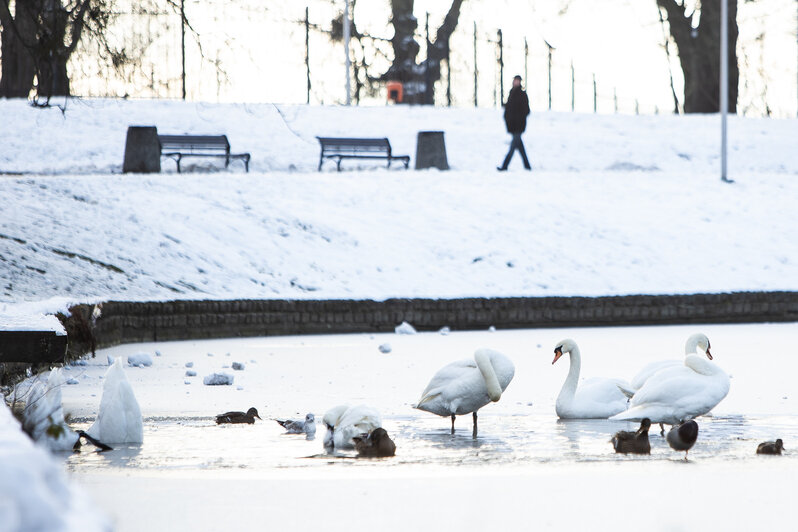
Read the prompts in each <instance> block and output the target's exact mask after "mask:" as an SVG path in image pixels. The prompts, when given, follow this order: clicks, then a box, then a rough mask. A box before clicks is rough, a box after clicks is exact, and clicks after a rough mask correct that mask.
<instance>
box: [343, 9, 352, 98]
mask: <svg viewBox="0 0 798 532" xmlns="http://www.w3.org/2000/svg"><path fill="white" fill-rule="evenodd" d="M349 37H350V30H349V0H344V53H345V54H346V61H345V65H346V105H352V85H351V81H350V80H349V71H350V70H351V64H350V62H349Z"/></svg>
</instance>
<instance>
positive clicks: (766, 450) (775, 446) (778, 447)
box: [756, 438, 784, 454]
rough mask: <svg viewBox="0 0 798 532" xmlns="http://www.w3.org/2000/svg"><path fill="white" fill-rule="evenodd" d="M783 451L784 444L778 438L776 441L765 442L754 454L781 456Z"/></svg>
mask: <svg viewBox="0 0 798 532" xmlns="http://www.w3.org/2000/svg"><path fill="white" fill-rule="evenodd" d="M783 449H784V442H783V441H781V438H779V439H778V440H776V441H765V442H762V443H760V444H759V445H758V446H757V448H756V454H781V451H782V450H783Z"/></svg>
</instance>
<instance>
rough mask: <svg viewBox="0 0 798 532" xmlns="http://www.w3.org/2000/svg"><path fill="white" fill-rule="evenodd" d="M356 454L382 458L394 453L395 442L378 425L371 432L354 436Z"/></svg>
mask: <svg viewBox="0 0 798 532" xmlns="http://www.w3.org/2000/svg"><path fill="white" fill-rule="evenodd" d="M352 439H353V440H354V442H355V449H356V450H357V455H358V456H361V457H365V458H382V457H387V456H394V455H395V454H396V444H395V443H394V442H393V440H392V439H391V437H390V436H388V433H387V432H386V431H385V429H384V428H382V427H378V428H376V429H374V431H372V433H371V434H367V435H363V436H355V437H354V438H352Z"/></svg>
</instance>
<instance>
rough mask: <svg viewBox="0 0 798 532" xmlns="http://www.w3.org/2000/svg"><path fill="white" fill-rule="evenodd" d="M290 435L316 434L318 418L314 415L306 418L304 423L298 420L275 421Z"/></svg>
mask: <svg viewBox="0 0 798 532" xmlns="http://www.w3.org/2000/svg"><path fill="white" fill-rule="evenodd" d="M275 421H276V422H277V423H279V424H280V426H281V427H283V428H284V429H285V431H286V433H288V434H315V433H316V417H315V416H314V415H313V414H308V415H306V416H305V420H304V421H299V420H297V419H275Z"/></svg>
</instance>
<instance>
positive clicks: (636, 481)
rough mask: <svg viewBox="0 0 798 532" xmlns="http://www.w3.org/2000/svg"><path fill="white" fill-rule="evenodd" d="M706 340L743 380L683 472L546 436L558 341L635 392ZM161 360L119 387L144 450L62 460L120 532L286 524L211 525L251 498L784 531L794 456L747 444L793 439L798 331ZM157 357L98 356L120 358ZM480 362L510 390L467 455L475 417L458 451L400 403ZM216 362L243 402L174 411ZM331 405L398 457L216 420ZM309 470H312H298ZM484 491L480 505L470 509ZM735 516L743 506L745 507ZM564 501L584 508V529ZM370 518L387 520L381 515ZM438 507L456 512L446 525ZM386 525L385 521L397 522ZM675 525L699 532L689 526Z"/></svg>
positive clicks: (213, 394)
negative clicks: (504, 366) (480, 354)
mask: <svg viewBox="0 0 798 532" xmlns="http://www.w3.org/2000/svg"><path fill="white" fill-rule="evenodd" d="M699 331H700V332H704V333H706V334H707V335H708V336H709V338H710V340H711V342H712V347H713V354H714V355H715V363H717V364H718V365H720V366H721V367H722V368H723V369H724V370H725V371H727V372H729V373H732V374H734V375H735V378H734V379H733V380H732V384H731V390H730V392H729V395H728V396H727V397H726V399H724V400H723V401H722V402H721V403H720V405H718V407H717V408H716V409H715V411H714V412H713V414H712V416H704V417H702V418H699V420H698V422H699V425H700V433H699V440H698V443H697V444H696V446H695V447H694V448H693V450H691V451H690V461H689V462H688V463H685V462H684V461H683V460H682V458H683V455H682V454H680V453H675V452H673V451H672V450H671V449H670V448H669V447H668V446H667V443H666V442H665V440H664V439H663V438H662V437H660V436H658V434H657V432H658V431H656V430H653V431H652V433H651V442H652V454H651V456H648V457H631V456H629V457H627V456H618V455H616V454H615V453H614V452H613V451H612V446H611V444H610V443H609V439H610V436H611V435H612V434H613V433H614V432H615V431H617V430H621V429H624V430H627V429H631V428H633V427H634V426H635V425H636V424H634V423H623V422H611V421H607V420H589V421H578V420H574V421H558V420H557V418H556V415H555V414H554V402H555V399H556V397H557V394H558V392H559V390H560V386H561V385H562V383H563V381H564V379H565V374H566V372H567V367H565V366H562V367H560V366H557V365H555V366H552V365H551V359H552V356H553V353H552V350H553V348H554V345H555V343H556V342H557V341H559V340H560V339H561V338H563V337H572V338H574V339H575V340H576V341H578V342H579V345H580V348H581V351H582V359H583V361H582V364H583V367H582V369H583V371H584V373H585V374H586V375H603V376H608V377H619V378H625V379H629V378H631V376H633V375H634V374H635V373H636V372H637V371H638V370H639V369H640V368H641V367H643V366H644V365H645V364H646V363H648V362H650V361H653V360H660V359H666V358H673V357H676V358H680V357H683V351H684V341H685V339H686V338H687V337H688V336H689V335H690V334H692V333H693V332H699ZM388 339H390V341H391V343H392V346H393V352H392V356H391V357H375V356H374V350H375V349H376V348H377V347H378V346H379V345H380V344H381V343H384V342H385V341H386V340H388ZM158 345H159V347H160V348H162V349H163V351H164V353H168V354H164V357H165V360H164V362H168V363H174V364H175V367H173V368H169V367H159V368H158V369H157V370H155V371H147V372H132V373H131V375H130V379H131V381H132V382H133V384H134V385H136V387H137V393H138V394H139V396H140V398H141V401H142V405H146V409H145V412H144V414H145V416H147V419H148V421H147V423H146V427H145V430H146V433H147V439H146V443H145V444H144V445H142V446H131V447H127V448H120V449H118V450H117V449H115V450H114V451H112V452H111V453H103V456H102V458H98V457H97V456H96V455H92V454H91V453H89V454H85V455H84V454H80V455H75V456H70V457H69V458H68V462H67V466H68V468H69V470H70V471H71V472H72V474H73V475H75V478H77V479H79V480H80V482H81V483H83V484H85V485H86V486H87V487H88V488H90V489H91V491H92V493H93V494H94V495H95V496H96V497H97V498H98V499H99V500H101V501H102V502H103V508H107V509H108V511H109V512H111V513H112V514H113V515H114V516H116V517H118V518H119V520H120V530H123V531H124V530H135V529H137V527H138V529H140V528H141V527H142V526H143V524H144V523H146V522H149V521H148V520H149V519H155V520H157V522H158V523H159V524H164V525H174V526H176V527H177V528H178V529H186V528H187V527H190V526H191V525H192V524H193V523H195V522H196V521H195V520H196V519H198V517H197V516H202V520H203V523H204V524H205V526H206V527H207V526H212V524H213V523H216V524H217V526H222V527H227V526H232V524H236V523H237V524H241V525H242V526H243V527H244V528H248V527H249V528H251V527H252V526H266V525H267V524H268V523H273V524H274V525H275V526H279V523H278V522H277V521H271V519H272V517H271V516H265V515H260V513H258V517H257V518H254V517H244V516H238V515H236V516H234V517H231V516H230V515H229V514H225V513H224V512H221V513H220V512H218V510H219V508H224V507H225V504H228V505H229V504H241V503H243V502H245V501H255V500H258V499H262V500H263V501H265V502H262V504H264V505H266V506H263V507H264V508H275V509H277V508H279V509H280V510H281V511H297V510H299V509H300V506H301V505H305V504H312V505H313V507H314V511H315V509H318V510H319V511H322V510H323V509H324V508H331V507H333V506H334V505H340V504H343V503H344V501H345V503H346V504H354V505H357V506H358V508H360V511H362V512H365V513H364V515H367V516H371V517H373V518H375V519H377V518H380V519H383V520H384V522H385V524H384V527H386V529H388V530H400V529H404V530H406V529H407V528H406V527H407V526H408V524H413V523H417V524H419V526H421V527H422V528H426V527H428V526H431V525H434V524H440V526H441V527H443V528H447V526H449V527H451V526H455V525H457V526H460V527H464V529H469V528H473V526H474V523H481V522H489V523H490V526H494V525H497V524H503V525H505V528H507V529H508V530H509V529H521V528H524V527H530V526H535V529H557V530H562V529H579V528H580V527H581V528H582V529H588V528H589V529H591V530H617V526H618V520H619V519H621V520H622V521H623V522H627V521H634V520H637V521H640V522H643V521H644V522H646V523H647V525H646V526H647V527H649V528H651V529H653V530H673V529H692V528H693V526H692V525H696V526H698V525H701V526H704V525H706V527H708V528H712V529H717V528H722V529H730V530H732V529H733V530H739V529H746V528H748V529H750V528H751V527H753V528H757V523H760V524H766V525H772V524H776V523H778V522H779V519H781V518H783V513H782V512H780V511H779V509H780V508H782V507H783V506H784V505H785V504H788V501H790V500H791V499H790V497H792V491H791V490H790V489H789V486H790V485H791V482H792V479H793V478H794V474H795V472H796V471H798V454H791V453H790V452H788V453H787V454H785V456H783V457H781V458H780V461H779V462H777V463H776V462H774V461H773V460H765V459H763V457H757V456H756V455H755V449H756V444H757V443H758V442H760V441H764V440H766V439H774V438H775V437H781V438H783V439H784V440H785V444H786V443H789V442H790V441H798V401H796V400H793V399H792V398H791V397H792V396H793V395H795V394H792V393H790V392H791V390H792V389H793V388H794V382H793V380H794V379H793V375H794V371H793V370H795V369H798V357H795V356H794V355H795V353H793V350H792V348H791V347H789V346H793V345H798V325H796V324H773V325H694V326H673V327H617V328H592V329H538V330H525V331H523V330H520V331H504V330H502V331H497V332H495V333H492V334H491V333H488V332H487V331H481V332H467V331H458V333H457V334H452V335H449V336H442V335H440V334H438V333H419V334H416V335H410V336H396V335H394V334H374V335H366V334H362V335H343V336H312V337H281V338H276V337H271V338H251V339H234V340H213V341H201V342H200V341H194V342H170V343H167V344H158ZM155 346H156V344H144V345H139V346H118V347H115V348H112V349H110V350H107V351H109V352H111V353H113V354H114V355H115V356H125V355H126V354H128V353H132V352H136V351H140V350H142V349H148V350H151V349H153V348H154V347H155ZM481 346H485V347H490V348H493V349H497V350H499V351H501V352H503V353H505V354H506V355H507V356H508V357H510V358H511V359H512V360H513V362H514V364H515V365H516V375H515V378H514V380H513V382H512V383H511V384H510V386H509V387H508V388H507V390H506V392H505V393H504V394H503V395H502V398H501V400H500V401H499V402H498V403H493V404H490V405H488V406H486V407H484V408H483V409H482V410H481V411H480V413H479V428H480V434H479V436H478V438H477V439H476V440H473V439H472V438H471V419H470V416H462V417H458V418H457V420H456V425H455V426H456V428H457V430H456V433H455V434H454V435H453V436H452V435H451V434H449V420H448V419H445V418H441V417H438V416H434V415H432V414H428V413H426V412H420V411H417V410H413V409H412V408H411V406H410V404H411V403H412V402H413V401H414V400H416V399H417V398H418V395H419V393H420V392H421V390H422V389H423V388H424V386H425V385H426V383H427V382H428V380H429V378H430V376H431V375H432V374H433V373H434V372H435V371H437V369H439V368H440V367H441V366H442V365H444V364H445V363H447V362H450V361H452V360H458V359H462V358H465V357H468V356H472V354H473V352H474V350H475V349H476V348H478V347H481ZM538 346H539V347H538ZM783 346H787V347H783ZM207 350H214V351H217V352H219V350H222V352H224V351H225V350H226V351H230V352H231V353H233V354H234V355H235V356H236V358H239V359H254V360H257V361H258V364H254V365H252V366H250V367H249V368H248V370H247V371H246V372H244V373H241V374H240V375H237V380H238V379H240V380H241V385H243V386H244V388H245V389H244V390H242V391H236V390H235V389H233V388H232V387H219V388H215V389H211V388H205V387H200V388H199V389H196V388H193V389H192V393H191V394H190V395H186V394H185V390H186V389H187V388H186V386H181V385H180V382H181V381H182V379H181V378H180V376H181V374H182V372H183V371H184V368H183V364H184V363H185V361H188V360H192V359H194V360H196V357H197V354H198V353H203V352H205V351H207ZM213 363H214V359H207V360H203V362H202V363H200V362H198V363H197V366H198V369H200V370H201V371H210V370H212V369H213ZM308 368H312V371H308ZM102 369H103V367H102V366H99V365H94V360H90V365H89V366H88V367H87V368H86V374H87V377H88V378H87V379H86V380H87V381H88V384H82V385H81V386H80V387H69V388H67V389H65V390H64V405H65V408H67V409H68V410H69V411H71V412H73V415H74V416H76V417H77V418H78V419H80V418H81V416H85V418H86V423H89V422H90V418H91V416H92V414H91V403H90V399H88V394H89V393H90V391H91V390H92V388H94V389H95V390H96V389H97V387H98V386H99V383H97V381H96V380H94V379H93V378H91V377H92V376H93V375H95V374H96V373H97V372H101V371H102ZM785 396H786V397H788V399H784V397H785ZM340 402H349V403H350V404H357V403H360V402H363V403H367V404H370V405H373V406H374V407H375V408H377V409H378V410H379V411H380V412H381V414H382V418H383V426H384V427H385V429H386V430H387V431H388V433H389V434H390V435H391V437H392V438H393V439H394V441H395V442H396V444H397V456H396V457H395V458H393V459H390V460H377V461H364V460H354V459H352V458H351V456H352V454H347V453H346V452H344V453H342V454H340V455H333V456H329V455H325V454H324V453H323V450H322V442H321V441H320V439H316V440H313V441H306V440H304V439H296V440H294V439H288V438H285V437H283V435H282V430H281V429H280V427H279V426H277V425H276V424H271V423H256V424H255V425H252V426H249V425H248V426H246V427H218V426H216V425H215V423H214V422H213V417H212V416H213V415H214V414H217V413H219V412H222V411H224V410H246V408H248V407H249V406H253V405H254V406H256V407H257V408H258V410H259V412H260V414H261V417H263V418H264V419H267V418H269V417H280V416H283V415H285V413H287V412H298V413H299V412H306V411H326V410H327V409H328V408H329V407H331V406H334V405H335V404H338V403H340ZM272 425H274V426H272ZM787 448H788V450H789V446H788V447H787ZM313 456H319V458H308V457H313ZM767 458H770V457H767ZM128 473H134V474H133V475H132V476H127V475H128ZM131 479H132V480H131ZM145 479H150V482H149V483H148V482H145V481H144V480H145ZM152 479H157V480H158V482H155V483H153V482H152ZM225 479H227V480H225ZM193 482H196V484H195V485H194V484H192V483H193ZM153 484H157V486H153ZM762 485H765V486H768V490H767V492H768V493H769V495H768V497H763V496H762V491H761V490H758V489H755V488H754V486H762ZM103 486H105V487H103ZM107 486H114V487H115V488H117V489H118V490H119V492H115V493H114V495H115V496H116V495H118V493H127V494H128V497H124V498H119V499H115V498H114V497H111V496H110V495H109V494H108V493H106V492H107V491H108V490H109V488H108V487H107ZM488 486H491V488H490V489H488V488H487V487H488ZM630 486H632V487H634V489H630ZM183 487H186V489H185V490H183V489H182V488H183ZM770 488H773V489H770ZM150 490H152V491H150ZM167 490H174V492H175V493H179V495H178V496H177V497H178V499H179V500H180V501H183V504H186V506H185V508H187V511H184V512H177V515H176V516H174V515H168V514H169V512H172V513H174V504H175V503H176V501H175V500H174V499H170V498H168V497H163V494H165V493H168V491H167ZM145 491H146V493H145ZM203 492H205V493H207V495H206V496H203V495H201V494H202V493H203ZM475 493H478V494H479V500H480V505H482V506H484V508H474V506H475V505H474V504H465V505H464V504H462V501H463V500H471V499H473V497H474V494H475ZM619 493H621V494H622V495H619ZM156 494H161V498H162V499H163V500H159V497H158V496H156ZM255 494H257V497H256V495H255ZM300 494H302V495H301V496H300ZM138 496H140V497H141V499H138V498H137V497H138ZM375 498H376V499H375ZM133 499H135V500H142V501H146V502H145V504H147V509H148V510H147V512H146V515H138V514H137V513H136V512H134V511H132V509H131V508H130V505H129V504H128V503H127V501H129V500H133ZM741 500H744V501H746V503H745V507H744V508H743V507H741V506H740V502H739V501H741ZM298 501H302V503H299V502H298ZM573 501H578V507H579V509H580V511H579V512H576V511H574V509H573V504H574V502H573ZM685 501H700V503H696V504H690V503H686V502H685ZM378 502H379V504H381V505H382V507H380V508H379V509H376V508H373V506H374V505H375V504H377V503H378ZM483 502H484V504H483ZM272 505H273V506H272ZM619 505H620V506H619ZM400 507H401V508H402V509H403V512H404V514H405V515H404V517H403V518H400V517H399V515H400V514H401V512H400V511H399V510H398V508H400ZM442 507H452V508H457V510H456V511H453V512H442V511H441V508H442ZM407 508H413V512H411V513H408V512H407ZM519 508H527V509H528V511H527V510H524V511H519ZM673 508H679V509H680V510H679V511H678V512H674V511H673ZM213 509H216V510H217V512H216V513H214V511H213ZM488 510H489V513H490V518H489V519H487V518H485V512H487V511H488ZM380 512H381V513H380ZM393 512H396V515H397V517H396V519H398V521H396V522H395V523H394V522H389V521H388V515H394V513H393ZM278 513H279V512H278ZM139 514H141V512H139ZM410 514H412V515H410ZM444 514H446V515H444ZM586 514H588V515H586ZM247 515H248V514H247ZM380 516H381V517H380ZM685 516H689V517H690V518H691V519H692V521H691V523H692V525H691V526H686V527H684V526H681V527H680V526H679V523H680V522H681V520H683V519H685V518H686V517H685ZM780 516H781V517H780ZM247 519H249V520H247ZM484 519H487V521H483V520H484ZM154 522H155V521H154ZM421 523H423V525H422V524H421ZM349 526H351V524H349V523H347V524H346V526H344V523H338V522H337V521H335V520H333V521H332V522H329V523H327V524H325V528H330V529H333V530H343V529H346V528H347V527H349Z"/></svg>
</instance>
